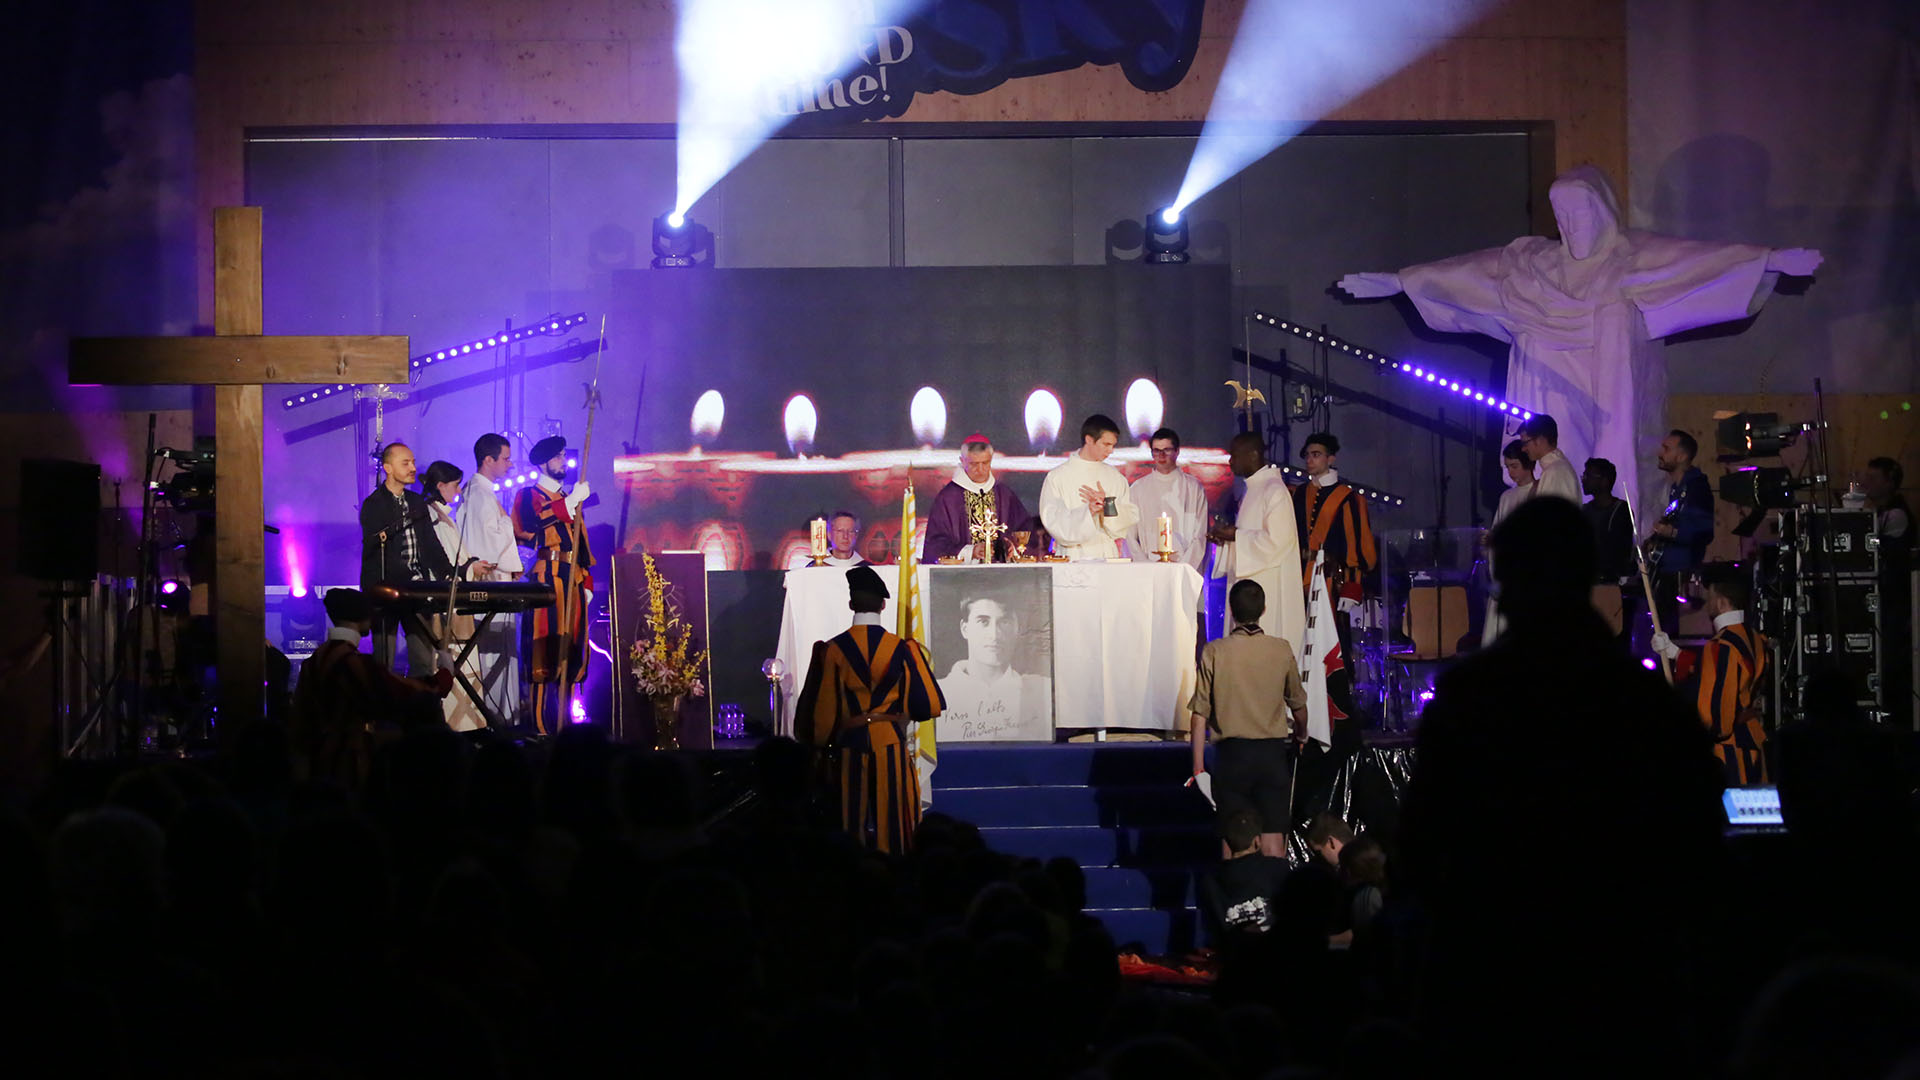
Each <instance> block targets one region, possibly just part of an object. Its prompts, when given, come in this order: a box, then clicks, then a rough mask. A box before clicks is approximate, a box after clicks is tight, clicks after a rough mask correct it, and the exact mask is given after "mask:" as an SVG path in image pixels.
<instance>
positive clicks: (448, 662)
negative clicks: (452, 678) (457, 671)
mask: <svg viewBox="0 0 1920 1080" xmlns="http://www.w3.org/2000/svg"><path fill="white" fill-rule="evenodd" d="M433 658H434V662H435V663H436V664H438V665H439V666H440V667H443V668H446V669H447V670H448V671H452V670H453V650H452V649H449V648H447V647H446V646H445V645H442V646H440V651H439V652H437V653H435V654H434V657H433Z"/></svg>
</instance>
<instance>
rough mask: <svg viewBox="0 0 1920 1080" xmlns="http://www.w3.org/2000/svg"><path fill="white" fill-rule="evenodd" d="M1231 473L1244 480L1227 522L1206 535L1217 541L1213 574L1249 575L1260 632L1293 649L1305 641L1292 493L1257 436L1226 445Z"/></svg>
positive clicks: (1234, 579) (1236, 578) (1304, 605)
mask: <svg viewBox="0 0 1920 1080" xmlns="http://www.w3.org/2000/svg"><path fill="white" fill-rule="evenodd" d="M1227 460H1228V463H1229V465H1230V466H1231V468H1232V469H1233V475H1235V476H1238V477H1240V478H1241V479H1243V480H1245V481H1246V482H1247V490H1246V494H1245V495H1243V496H1242V497H1241V499H1240V512H1239V514H1238V515H1237V516H1236V517H1235V518H1234V523H1233V524H1231V525H1215V526H1214V527H1213V529H1212V530H1211V532H1210V533H1209V536H1208V538H1209V539H1211V540H1212V541H1213V542H1214V543H1216V544H1218V545H1220V547H1219V551H1218V553H1217V554H1215V556H1214V559H1213V576H1214V577H1224V578H1226V579H1227V581H1228V585H1227V587H1228V589H1229V590H1231V589H1232V587H1233V583H1234V582H1239V581H1246V580H1252V581H1255V582H1257V583H1259V585H1260V588H1261V590H1262V591H1264V592H1265V593H1266V596H1267V608H1266V610H1265V611H1264V612H1262V613H1261V614H1260V632H1261V633H1263V634H1268V635H1270V636H1273V637H1277V638H1282V639H1284V640H1285V641H1286V642H1287V644H1288V645H1291V646H1293V647H1294V649H1295V650H1296V651H1298V649H1299V646H1300V644H1301V642H1303V641H1305V640H1306V632H1307V600H1306V593H1305V591H1304V588H1303V585H1304V582H1303V581H1302V580H1301V574H1300V534H1299V529H1298V526H1296V525H1295V524H1294V520H1293V493H1292V492H1291V491H1289V490H1288V489H1287V483H1286V480H1285V479H1284V478H1283V476H1282V474H1281V472H1280V470H1279V468H1278V467H1276V466H1273V465H1269V464H1267V451H1266V447H1265V446H1264V445H1263V444H1262V443H1261V441H1260V436H1259V435H1257V434H1255V433H1253V432H1248V431H1243V432H1241V433H1240V434H1238V435H1235V436H1234V437H1233V442H1231V443H1229V444H1228V446H1227Z"/></svg>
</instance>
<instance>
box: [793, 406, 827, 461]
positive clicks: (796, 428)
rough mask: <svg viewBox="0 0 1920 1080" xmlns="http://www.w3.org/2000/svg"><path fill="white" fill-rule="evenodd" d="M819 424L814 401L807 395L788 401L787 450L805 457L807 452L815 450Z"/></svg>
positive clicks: (818, 415)
mask: <svg viewBox="0 0 1920 1080" xmlns="http://www.w3.org/2000/svg"><path fill="white" fill-rule="evenodd" d="M819 424H820V414H819V413H818V412H816V411H814V408H813V399H811V398H809V397H807V395H805V394H795V395H793V396H792V397H791V398H788V399H787V412H786V429H787V449H789V450H791V451H793V452H794V454H795V455H797V456H800V457H805V456H806V453H807V451H809V450H811V449H813V435H814V431H815V430H816V429H817V428H818V426H819Z"/></svg>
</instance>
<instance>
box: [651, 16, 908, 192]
mask: <svg viewBox="0 0 1920 1080" xmlns="http://www.w3.org/2000/svg"><path fill="white" fill-rule="evenodd" d="M925 3H926V0H680V3H679V5H678V6H679V9H680V11H679V20H678V25H677V27H676V28H675V33H674V42H673V56H674V61H675V66H676V67H677V68H678V69H679V75H680V115H679V127H678V129H677V131H676V133H675V150H676V152H677V156H678V159H679V163H678V172H677V177H676V180H677V182H676V186H675V191H674V204H673V212H674V213H675V214H676V215H682V216H684V215H685V214H686V212H687V211H688V210H689V209H691V208H692V206H693V204H694V203H696V202H698V201H699V199H700V196H702V195H705V194H706V193H707V191H708V190H709V189H710V188H712V187H713V185H715V184H717V183H719V182H720V179H721V177H724V176H726V175H727V173H729V172H731V171H732V170H733V167H734V166H735V165H738V164H739V163H740V162H741V161H743V160H745V159H746V156H747V155H748V154H751V153H753V150H754V148H755V147H757V146H759V145H760V144H761V143H762V142H765V141H766V140H767V139H768V138H769V137H770V136H772V135H773V133H774V132H776V131H778V130H779V129H780V128H781V127H783V126H784V125H785V124H786V123H787V122H788V121H789V120H792V119H793V118H794V117H796V116H798V115H800V114H801V113H811V112H816V111H818V110H819V109H820V107H821V105H822V103H823V102H824V103H825V104H826V105H827V107H829V108H832V107H835V106H845V105H847V104H870V103H871V102H872V101H873V100H874V99H875V98H877V97H879V96H881V95H882V94H885V93H886V90H885V87H884V85H883V83H881V82H880V81H878V80H876V79H875V78H874V76H872V75H858V76H854V77H853V78H849V79H845V80H843V79H842V78H841V77H842V76H844V75H847V74H848V73H849V72H850V71H851V70H852V69H853V68H854V67H855V66H856V65H857V64H860V63H861V62H862V61H863V60H864V61H868V62H871V61H876V60H877V61H879V62H880V63H881V66H880V67H879V71H880V72H882V73H884V72H885V70H886V64H887V63H888V62H889V61H892V62H897V61H898V60H903V59H905V58H906V56H907V55H910V54H911V52H912V49H913V39H912V37H911V36H910V35H908V36H904V37H903V35H905V31H904V30H895V29H893V28H895V27H898V26H899V25H900V24H902V23H904V22H905V21H906V20H907V19H909V18H910V17H911V16H912V15H913V13H914V12H915V11H917V10H919V9H920V8H921V7H923V6H925ZM675 227H676V228H678V225H675Z"/></svg>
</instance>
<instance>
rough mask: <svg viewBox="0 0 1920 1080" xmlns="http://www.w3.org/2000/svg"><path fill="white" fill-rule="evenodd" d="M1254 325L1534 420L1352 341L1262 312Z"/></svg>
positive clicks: (1484, 394) (1467, 386) (1492, 397)
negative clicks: (1289, 335)
mask: <svg viewBox="0 0 1920 1080" xmlns="http://www.w3.org/2000/svg"><path fill="white" fill-rule="evenodd" d="M1253 321H1254V322H1257V323H1260V324H1262V325H1264V326H1271V327H1273V328H1274V329H1275V330H1279V331H1281V332H1283V333H1288V334H1292V335H1294V336H1295V337H1298V338H1302V339H1304V340H1306V341H1309V342H1312V343H1314V344H1317V345H1325V346H1326V347H1327V348H1329V349H1338V350H1340V351H1341V352H1343V353H1347V354H1349V355H1351V356H1353V357H1355V358H1357V359H1360V360H1371V361H1373V362H1374V363H1376V364H1378V365H1380V366H1381V367H1383V368H1390V369H1392V370H1394V371H1397V372H1399V373H1400V374H1402V375H1405V376H1406V377H1407V378H1410V379H1413V380H1414V381H1416V382H1426V383H1428V384H1430V385H1432V386H1434V387H1436V388H1438V389H1441V390H1445V391H1447V392H1448V393H1450V394H1458V395H1459V396H1460V397H1462V398H1464V399H1466V400H1468V401H1472V402H1475V403H1477V404H1480V405H1485V406H1486V407H1487V408H1489V409H1492V410H1493V411H1494V412H1497V413H1504V414H1505V415H1507V416H1517V417H1519V418H1520V419H1522V420H1531V419H1533V414H1532V413H1530V412H1528V411H1527V410H1525V409H1523V408H1521V407H1520V406H1518V405H1515V404H1513V403H1512V402H1510V401H1505V400H1503V399H1501V398H1500V397H1499V396H1498V395H1496V394H1489V393H1487V392H1486V391H1484V390H1478V389H1475V388H1474V386H1473V384H1472V383H1463V382H1460V381H1458V380H1455V379H1449V378H1448V377H1446V376H1445V375H1442V374H1440V373H1439V372H1437V371H1430V370H1428V369H1427V368H1425V367H1423V366H1419V365H1416V364H1414V363H1412V362H1410V361H1406V360H1395V359H1394V358H1393V357H1391V356H1388V355H1387V354H1386V353H1383V352H1376V351H1374V350H1373V349H1368V348H1365V347H1362V346H1359V345H1355V344H1354V343H1353V342H1351V341H1342V340H1340V339H1339V338H1337V337H1335V336H1333V335H1332V334H1328V333H1323V332H1321V331H1319V330H1315V329H1313V328H1312V327H1307V326H1301V325H1300V324H1299V323H1295V322H1288V321H1287V320H1285V319H1276V318H1274V317H1273V316H1272V315H1269V314H1267V313H1266V312H1264V311H1256V312H1254V313H1253Z"/></svg>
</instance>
